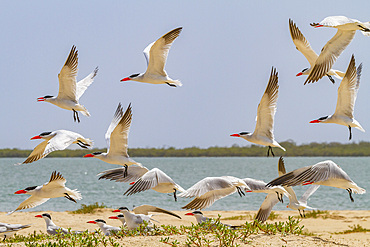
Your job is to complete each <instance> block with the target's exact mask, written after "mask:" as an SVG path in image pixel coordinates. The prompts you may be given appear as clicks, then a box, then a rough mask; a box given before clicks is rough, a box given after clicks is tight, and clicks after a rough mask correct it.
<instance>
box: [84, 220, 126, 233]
mask: <svg viewBox="0 0 370 247" xmlns="http://www.w3.org/2000/svg"><path fill="white" fill-rule="evenodd" d="M87 223H91V224H97V225H98V226H99V227H100V230H101V231H102V232H103V234H104V235H105V236H110V235H112V234H113V233H115V232H119V231H121V230H122V229H121V228H119V227H115V226H110V225H107V222H105V220H102V219H97V220H90V221H88V222H87Z"/></svg>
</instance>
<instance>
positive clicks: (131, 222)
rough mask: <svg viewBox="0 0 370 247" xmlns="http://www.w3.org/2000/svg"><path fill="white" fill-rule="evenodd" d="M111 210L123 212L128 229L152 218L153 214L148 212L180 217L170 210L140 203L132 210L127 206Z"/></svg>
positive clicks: (134, 227)
mask: <svg viewBox="0 0 370 247" xmlns="http://www.w3.org/2000/svg"><path fill="white" fill-rule="evenodd" d="M113 212H121V213H122V214H123V216H124V218H125V221H126V225H127V227H128V229H129V230H132V229H136V228H138V227H139V226H140V224H142V223H144V221H146V222H148V223H150V221H151V220H154V219H152V216H153V215H152V214H149V212H154V213H164V214H168V215H171V216H174V217H176V218H179V219H181V217H180V216H179V215H177V214H175V213H173V212H171V211H168V210H165V209H163V208H159V207H156V206H151V205H141V206H138V207H135V208H134V209H133V212H130V210H129V209H128V208H127V207H120V208H119V209H116V210H113ZM117 217H118V216H117Z"/></svg>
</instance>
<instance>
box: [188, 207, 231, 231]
mask: <svg viewBox="0 0 370 247" xmlns="http://www.w3.org/2000/svg"><path fill="white" fill-rule="evenodd" d="M185 215H188V216H189V215H192V216H194V217H195V219H196V220H197V223H198V224H202V223H204V222H211V223H212V224H214V223H215V222H216V221H215V220H214V219H211V218H208V217H205V216H204V215H203V213H202V212H201V211H193V212H191V213H186V214H185ZM219 223H220V224H221V225H224V226H226V227H230V228H233V229H235V228H237V226H232V225H229V224H225V223H221V222H219Z"/></svg>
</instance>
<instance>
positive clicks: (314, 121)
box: [310, 119, 320, 123]
mask: <svg viewBox="0 0 370 247" xmlns="http://www.w3.org/2000/svg"><path fill="white" fill-rule="evenodd" d="M310 123H320V121H319V120H317V119H316V120H312V121H310Z"/></svg>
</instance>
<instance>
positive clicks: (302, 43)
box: [289, 19, 344, 83]
mask: <svg viewBox="0 0 370 247" xmlns="http://www.w3.org/2000/svg"><path fill="white" fill-rule="evenodd" d="M289 31H290V35H291V36H292V40H293V43H294V45H295V47H296V48H297V50H298V51H300V52H301V53H302V54H303V55H304V56H305V57H306V59H307V60H308V62H309V63H310V66H311V67H310V68H305V69H303V70H302V71H301V72H299V73H298V74H297V76H301V75H308V74H309V73H310V71H311V68H312V67H313V66H314V65H315V62H316V60H317V58H318V57H319V55H317V53H316V52H315V51H314V50H313V49H312V48H311V45H310V43H309V42H308V41H307V39H306V38H305V37H304V36H303V34H302V33H301V31H300V30H299V28H298V27H297V25H296V24H295V23H294V22H293V20H291V19H289ZM326 76H327V77H328V78H329V79H330V81H331V82H332V83H335V81H334V79H333V78H332V76H335V77H336V78H338V79H342V78H343V76H344V73H343V72H342V71H339V70H334V69H330V70H329V72H328V73H327V74H326Z"/></svg>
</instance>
